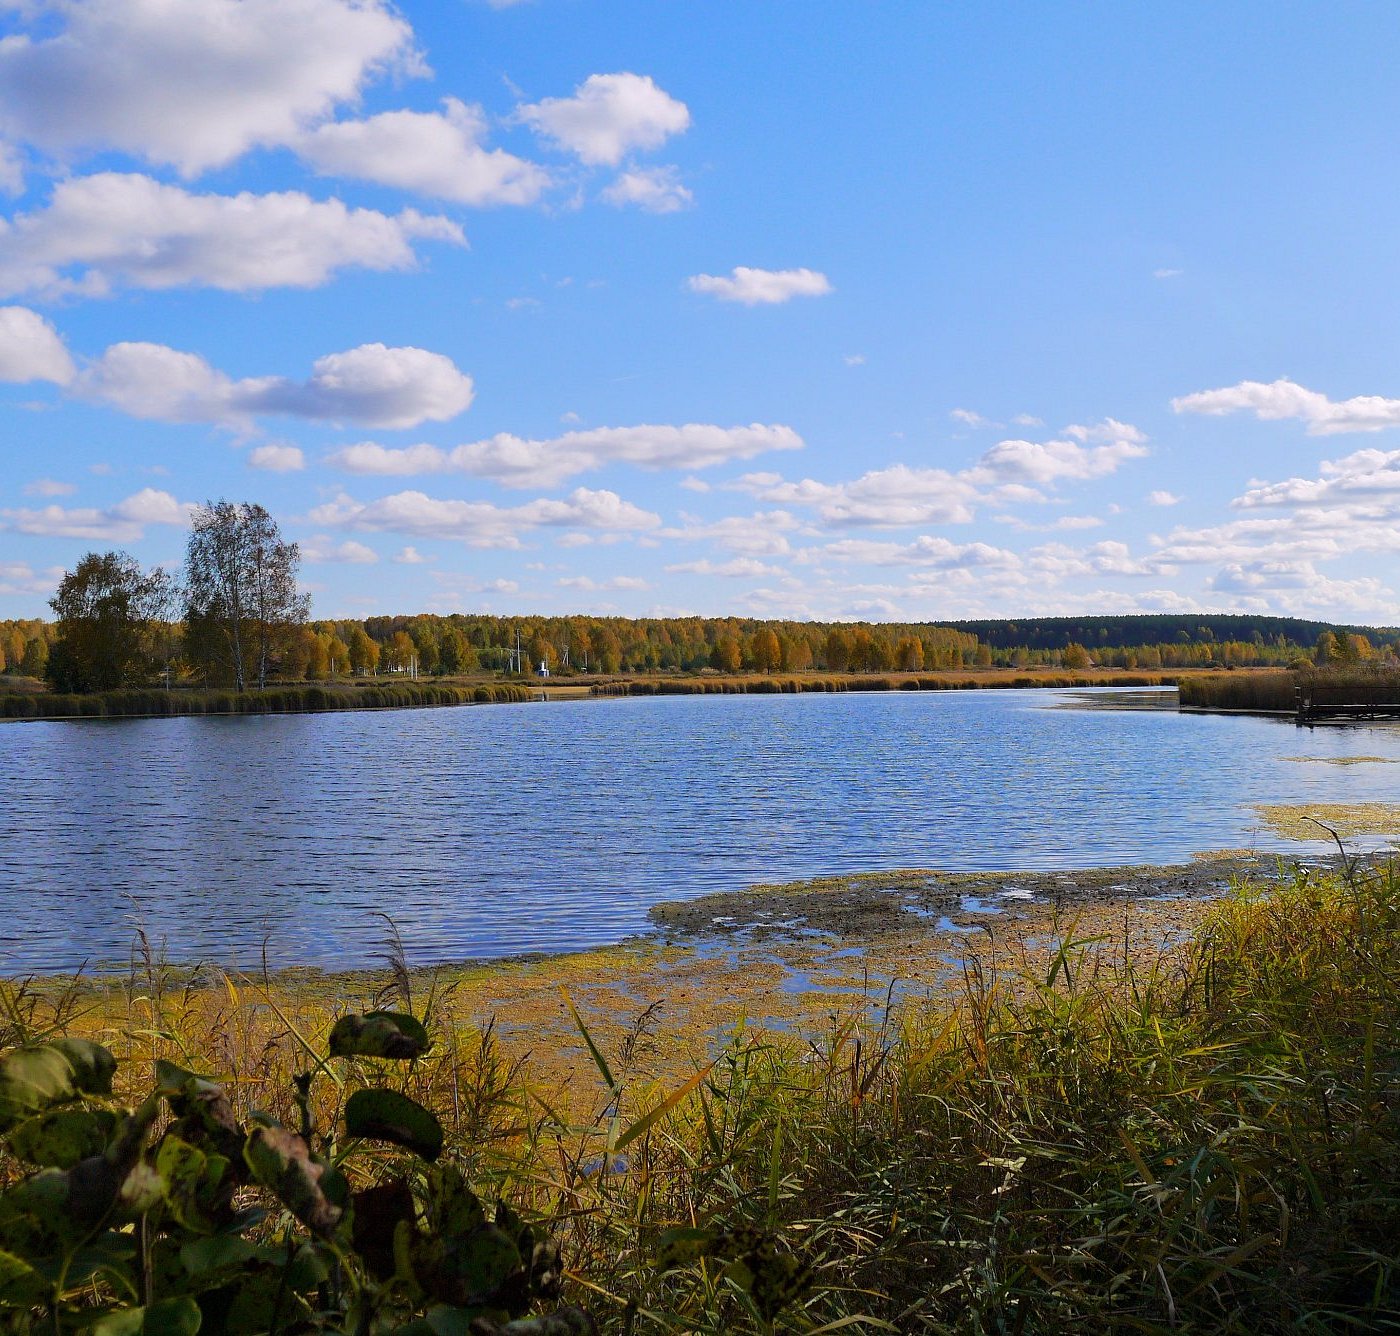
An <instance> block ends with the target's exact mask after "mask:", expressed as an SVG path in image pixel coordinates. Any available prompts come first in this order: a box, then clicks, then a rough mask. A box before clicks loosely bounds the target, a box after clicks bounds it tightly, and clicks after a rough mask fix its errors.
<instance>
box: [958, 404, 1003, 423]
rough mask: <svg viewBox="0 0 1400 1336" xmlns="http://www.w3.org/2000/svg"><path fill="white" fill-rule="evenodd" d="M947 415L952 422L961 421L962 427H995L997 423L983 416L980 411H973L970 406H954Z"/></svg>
mask: <svg viewBox="0 0 1400 1336" xmlns="http://www.w3.org/2000/svg"><path fill="white" fill-rule="evenodd" d="M948 416H949V417H950V418H952V419H953V421H954V422H961V423H962V424H963V426H964V427H995V426H997V425H999V424H997V423H995V422H991V421H989V420H988V419H987V418H984V417H983V416H982V414H981V413H978V412H975V411H974V410H973V409H971V408H955V409H953V411H952V412H951V413H949V414H948Z"/></svg>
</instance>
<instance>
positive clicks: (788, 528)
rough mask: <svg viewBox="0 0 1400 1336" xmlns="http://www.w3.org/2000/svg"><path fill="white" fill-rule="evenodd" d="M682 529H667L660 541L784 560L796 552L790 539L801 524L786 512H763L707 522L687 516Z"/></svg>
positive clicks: (664, 530) (729, 516)
mask: <svg viewBox="0 0 1400 1336" xmlns="http://www.w3.org/2000/svg"><path fill="white" fill-rule="evenodd" d="M684 518H685V524H684V525H683V526H681V527H679V528H669V529H663V530H662V531H661V534H660V537H662V538H673V539H676V540H678V541H680V542H684V543H713V544H714V545H715V546H716V547H718V548H720V549H721V550H723V551H725V552H734V553H737V554H739V555H740V556H746V557H782V556H786V555H787V554H788V553H790V552H791V551H792V545H791V544H790V543H789V542H788V540H787V537H786V535H787V534H789V533H791V532H792V531H793V530H794V529H796V528H797V527H798V526H797V521H796V520H795V519H794V518H793V517H792V516H791V515H789V514H788V513H787V511H785V510H769V511H760V512H759V513H758V514H755V515H727V516H725V517H724V518H723V519H720V520H713V521H709V522H707V521H704V520H699V519H695V518H694V517H693V516H685V517H684Z"/></svg>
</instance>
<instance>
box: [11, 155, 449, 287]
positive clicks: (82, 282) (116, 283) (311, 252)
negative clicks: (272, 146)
mask: <svg viewBox="0 0 1400 1336" xmlns="http://www.w3.org/2000/svg"><path fill="white" fill-rule="evenodd" d="M417 240H436V241H444V242H449V243H453V244H457V245H461V244H464V238H463V235H462V230H461V228H460V227H458V226H457V224H456V223H453V222H451V221H449V220H448V219H446V218H442V217H435V216H427V215H424V214H421V213H418V212H417V211H415V210H413V209H406V210H404V211H403V212H402V213H398V214H394V215H392V216H391V215H389V214H383V213H378V212H376V211H375V210H373V209H351V208H347V207H346V206H345V205H344V204H343V203H342V202H341V201H340V200H338V199H329V200H313V199H312V198H311V197H310V196H308V195H304V194H302V193H300V192H299V191H283V192H280V193H277V194H270V195H256V194H251V193H249V192H247V191H245V192H243V193H241V194H238V195H216V194H195V193H193V192H191V191H188V190H185V189H183V188H181V187H180V186H173V185H166V184H164V183H162V182H159V181H156V180H153V179H152V178H151V177H149V176H142V175H139V174H134V173H125V172H99V173H97V174H96V175H93V176H81V177H75V178H71V179H69V180H65V181H60V182H59V183H58V184H57V185H56V186H55V187H54V190H53V195H52V197H51V199H50V201H49V204H48V206H47V207H46V208H43V209H39V210H37V211H35V212H32V213H23V214H20V215H18V216H17V217H15V218H14V219H13V220H10V221H6V220H3V219H0V292H3V293H10V294H15V293H22V292H32V293H38V294H40V295H43V296H46V297H54V296H62V295H64V294H78V295H82V296H104V295H106V294H108V293H110V292H112V291H114V290H116V289H118V288H123V287H133V288H155V289H165V288H181V287H210V288H220V289H223V290H224V291H228V292H258V291H262V290H264V289H266V288H278V287H292V288H314V287H318V286H320V285H321V284H322V283H325V282H326V281H327V280H328V279H329V278H331V276H332V275H334V274H335V273H336V272H337V271H338V270H341V269H346V268H352V267H353V268H360V269H374V270H394V269H411V268H413V267H414V266H415V265H416V264H417V262H418V259H417V254H416V252H415V251H414V248H413V242H414V241H417Z"/></svg>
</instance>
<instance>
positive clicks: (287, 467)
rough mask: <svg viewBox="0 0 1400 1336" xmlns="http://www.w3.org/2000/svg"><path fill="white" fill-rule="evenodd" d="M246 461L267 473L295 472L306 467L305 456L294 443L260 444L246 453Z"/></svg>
mask: <svg viewBox="0 0 1400 1336" xmlns="http://www.w3.org/2000/svg"><path fill="white" fill-rule="evenodd" d="M248 463H249V464H250V465H251V466H252V467H253V468H255V469H263V470H264V471H265V472H267V473H296V472H298V471H299V470H301V469H304V468H305V467H306V456H305V455H304V454H302V452H301V450H300V449H298V448H297V447H296V446H295V445H276V444H269V445H260V446H258V447H257V448H256V449H255V450H253V451H252V452H251V453H250V454H249V455H248Z"/></svg>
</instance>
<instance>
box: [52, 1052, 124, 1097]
mask: <svg viewBox="0 0 1400 1336" xmlns="http://www.w3.org/2000/svg"><path fill="white" fill-rule="evenodd" d="M48 1047H50V1048H56V1049H57V1050H58V1051H59V1052H60V1053H62V1054H63V1056H64V1057H65V1058H67V1059H68V1061H69V1063H70V1064H71V1065H72V1068H73V1079H74V1081H76V1082H77V1086H78V1089H79V1090H81V1091H82V1092H83V1094H85V1095H110V1094H111V1093H112V1077H113V1076H115V1075H116V1072H117V1060H116V1058H114V1057H113V1056H112V1054H111V1053H110V1052H109V1051H108V1050H107V1049H105V1048H103V1047H102V1045H101V1044H94V1043H93V1042H92V1041H91V1040H90V1039H55V1040H54V1041H53V1042H52V1043H51V1044H49V1045H48Z"/></svg>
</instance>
